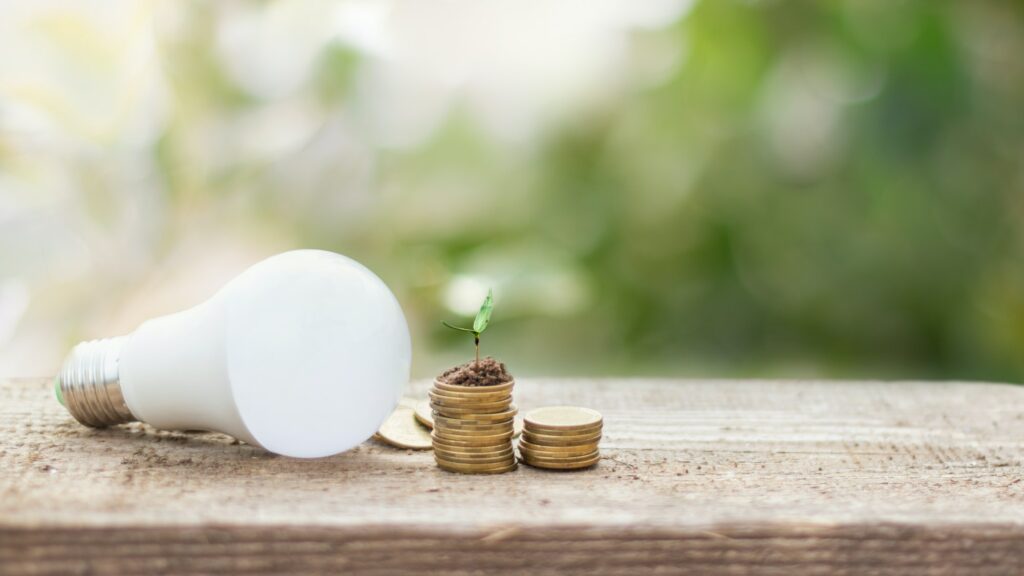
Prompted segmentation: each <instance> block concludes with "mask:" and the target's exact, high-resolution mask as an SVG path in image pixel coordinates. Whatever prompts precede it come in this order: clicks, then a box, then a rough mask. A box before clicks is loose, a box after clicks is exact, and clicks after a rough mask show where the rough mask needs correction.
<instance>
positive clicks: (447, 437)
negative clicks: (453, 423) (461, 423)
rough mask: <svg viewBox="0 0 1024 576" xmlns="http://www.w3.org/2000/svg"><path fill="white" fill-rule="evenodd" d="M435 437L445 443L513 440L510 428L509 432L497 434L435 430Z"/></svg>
mask: <svg viewBox="0 0 1024 576" xmlns="http://www.w3.org/2000/svg"><path fill="white" fill-rule="evenodd" d="M434 437H435V438H438V439H440V440H443V441H445V442H449V441H455V442H487V441H490V440H495V441H497V440H509V441H511V440H512V429H511V428H509V429H508V430H507V431H504V432H499V433H497V434H487V435H486V436H485V435H482V434H454V433H451V432H448V431H446V430H440V429H435V430H434Z"/></svg>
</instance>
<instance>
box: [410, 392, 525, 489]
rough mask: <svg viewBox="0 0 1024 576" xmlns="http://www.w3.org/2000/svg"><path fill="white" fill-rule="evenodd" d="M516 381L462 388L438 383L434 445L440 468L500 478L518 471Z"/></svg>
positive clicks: (432, 396)
mask: <svg viewBox="0 0 1024 576" xmlns="http://www.w3.org/2000/svg"><path fill="white" fill-rule="evenodd" d="M514 386H515V382H514V381H510V382H506V383H504V384H498V385H494V386H461V385H456V384H447V383H444V382H440V381H439V380H435V381H434V385H433V386H432V387H431V389H430V392H429V396H430V408H431V413H432V415H433V419H434V430H433V432H432V433H431V441H432V443H433V448H434V461H435V462H436V463H437V465H438V467H439V468H441V469H443V470H447V471H449V472H458V473H462V474H501V473H504V472H511V471H513V470H515V469H516V467H517V461H516V456H515V451H514V450H513V446H512V436H513V434H514V428H513V425H514V419H515V415H516V407H515V405H514V404H513V403H512V389H513V387H514Z"/></svg>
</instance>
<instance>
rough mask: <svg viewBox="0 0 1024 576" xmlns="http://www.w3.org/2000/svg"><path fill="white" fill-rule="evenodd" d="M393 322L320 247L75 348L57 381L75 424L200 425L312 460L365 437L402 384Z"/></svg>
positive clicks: (369, 288)
mask: <svg viewBox="0 0 1024 576" xmlns="http://www.w3.org/2000/svg"><path fill="white" fill-rule="evenodd" d="M410 356H411V343H410V340H409V328H408V326H407V324H406V322H405V316H404V315H403V314H402V309H401V307H400V306H399V305H398V301H397V300H396V299H395V297H394V295H393V294H392V293H391V291H390V290H388V287H387V286H386V285H385V284H384V282H383V281H381V279H380V278H378V277H377V276H376V275H374V274H373V272H371V271H370V270H368V269H367V268H366V267H364V266H363V265H361V264H359V263H358V262H356V261H354V260H351V259H349V258H346V257H344V256H341V255H339V254H334V253H332V252H324V251H320V250H298V251H294V252H286V253H284V254H279V255H277V256H274V257H271V258H268V259H267V260H264V261H262V262H260V263H258V264H256V265H254V266H252V267H251V268H249V269H248V270H246V271H245V272H243V273H242V274H241V275H240V276H238V277H237V278H235V279H234V280H232V281H231V282H229V283H228V284H227V285H226V286H224V287H223V288H222V289H221V290H220V291H219V292H218V293H217V294H216V295H214V296H213V297H212V298H210V299H209V300H207V301H206V302H204V303H203V304H200V305H198V306H196V307H195V308H191V309H189V310H185V311H184V312H179V313H177V314H171V315H169V316H164V317H161V318H156V319H153V320H149V321H147V322H145V323H143V324H142V325H141V326H139V327H138V328H137V329H136V330H135V331H134V332H133V333H131V334H129V335H127V336H121V337H117V338H110V339H106V340H94V341H92V342H84V343H82V344H79V345H78V346H76V347H75V348H74V349H73V350H72V352H71V354H70V356H69V357H68V359H67V361H66V362H65V364H64V367H63V369H62V370H61V372H60V374H59V375H58V376H57V383H56V386H57V394H58V398H59V399H60V400H61V402H62V403H63V404H64V405H65V407H66V408H67V409H68V411H69V412H70V413H71V414H72V416H74V417H75V419H77V420H78V421H79V422H81V423H83V424H86V425H88V426H108V425H112V424H118V423H121V422H130V421H133V420H141V421H143V422H147V423H149V424H151V425H152V426H154V427H156V428H164V429H178V430H193V429H195V430H212V431H217V432H224V433H226V434H230V435H232V436H234V437H236V438H238V439H241V440H244V441H246V442H248V443H250V444H254V445H257V446H262V447H263V448H265V449H266V450H269V451H270V452H274V453H277V454H283V455H286V456H296V457H302V458H315V457H320V456H329V455H332V454H337V453H339V452H343V451H345V450H348V449H349V448H352V447H354V446H356V445H358V444H360V443H361V442H363V441H365V440H366V439H367V438H369V437H370V436H372V435H373V433H374V432H375V431H376V430H377V429H378V428H379V427H380V425H381V423H383V422H384V420H385V418H387V416H388V415H389V414H390V413H391V412H392V411H393V410H394V408H395V407H396V406H397V404H398V401H399V399H400V398H401V394H402V389H403V387H404V386H405V384H406V382H407V381H408V378H409V367H410Z"/></svg>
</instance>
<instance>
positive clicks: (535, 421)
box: [523, 406, 603, 432]
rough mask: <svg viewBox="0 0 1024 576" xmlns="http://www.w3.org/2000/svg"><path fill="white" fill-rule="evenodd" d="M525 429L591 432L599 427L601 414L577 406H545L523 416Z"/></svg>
mask: <svg viewBox="0 0 1024 576" xmlns="http://www.w3.org/2000/svg"><path fill="white" fill-rule="evenodd" d="M523 419H524V420H525V421H526V427H527V429H531V430H537V431H541V430H551V431H554V432H558V431H577V430H591V429H594V428H597V427H600V426H601V423H602V421H603V419H602V418H601V413H600V412H598V411H597V410H591V409H590V408H580V407H578V406H546V407H544V408H537V409H535V410H530V411H529V412H528V413H526V414H525V415H523Z"/></svg>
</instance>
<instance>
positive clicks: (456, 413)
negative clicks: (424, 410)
mask: <svg viewBox="0 0 1024 576" xmlns="http://www.w3.org/2000/svg"><path fill="white" fill-rule="evenodd" d="M510 406H512V399H511V398H509V399H508V400H505V401H504V402H491V403H488V404H476V405H473V406H452V405H451V404H437V403H434V402H431V403H430V407H431V408H433V409H434V412H439V413H441V414H442V415H444V416H448V417H455V418H458V417H463V416H476V415H478V414H500V413H502V412H507V411H508V410H509V407H510Z"/></svg>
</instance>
